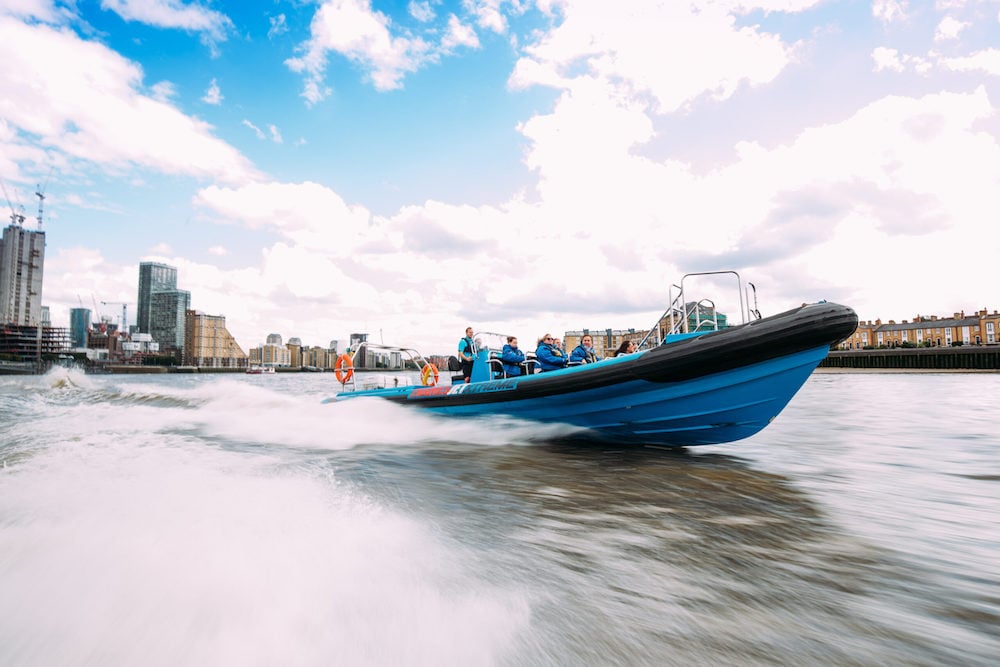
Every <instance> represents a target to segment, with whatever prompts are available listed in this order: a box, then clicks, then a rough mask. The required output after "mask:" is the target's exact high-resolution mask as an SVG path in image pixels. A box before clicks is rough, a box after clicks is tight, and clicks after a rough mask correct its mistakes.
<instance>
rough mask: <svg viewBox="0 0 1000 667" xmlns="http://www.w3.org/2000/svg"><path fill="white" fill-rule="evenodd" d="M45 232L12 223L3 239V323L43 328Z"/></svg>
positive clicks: (0, 250) (0, 276)
mask: <svg viewBox="0 0 1000 667" xmlns="http://www.w3.org/2000/svg"><path fill="white" fill-rule="evenodd" d="M44 263H45V232H43V231H35V230H31V229H25V228H24V227H22V226H21V225H20V224H10V225H8V226H7V227H6V228H5V229H4V230H3V240H0V324H17V325H22V326H34V327H37V326H41V325H42V267H43V265H44Z"/></svg>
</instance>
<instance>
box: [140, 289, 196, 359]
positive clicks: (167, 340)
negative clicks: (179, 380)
mask: <svg viewBox="0 0 1000 667" xmlns="http://www.w3.org/2000/svg"><path fill="white" fill-rule="evenodd" d="M190 308H191V293H190V292H188V291H187V290H178V289H175V290H170V291H166V292H153V293H152V294H151V295H150V308H149V331H144V332H142V333H148V334H150V335H152V337H153V340H155V341H156V342H157V343H159V344H160V351H161V352H162V353H166V354H169V355H171V356H173V357H174V359H175V360H176V361H177V363H181V361H182V360H183V358H184V325H185V322H186V317H187V315H186V314H187V311H188V309H190Z"/></svg>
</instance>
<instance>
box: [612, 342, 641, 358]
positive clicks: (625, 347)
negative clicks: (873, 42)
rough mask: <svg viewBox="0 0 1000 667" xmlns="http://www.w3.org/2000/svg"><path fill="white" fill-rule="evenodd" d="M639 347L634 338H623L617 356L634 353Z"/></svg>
mask: <svg viewBox="0 0 1000 667" xmlns="http://www.w3.org/2000/svg"><path fill="white" fill-rule="evenodd" d="M638 349H639V348H638V347H637V346H636V344H635V341H634V340H623V341H622V344H621V345H619V346H618V349H617V350H615V356H616V357H620V356H622V355H623V354H632V353H633V352H635V351H636V350H638Z"/></svg>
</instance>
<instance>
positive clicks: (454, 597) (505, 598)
mask: <svg viewBox="0 0 1000 667" xmlns="http://www.w3.org/2000/svg"><path fill="white" fill-rule="evenodd" d="M334 389H335V385H334V380H333V377H332V375H328V374H278V375H275V376H242V375H241V376H235V375H229V376H198V375H164V376H85V375H83V374H81V373H78V372H75V371H67V370H64V369H58V370H55V371H53V372H51V373H50V374H48V375H45V376H34V377H0V665H5V666H20V665H32V666H34V665H39V666H45V667H49V666H58V665H101V666H105V665H111V666H118V665H121V666H126V665H127V666H132V665H144V666H158V665H163V666H168V665H169V666H171V667H174V666H177V665H206V666H207V665H212V666H215V665H241V666H245V665H278V664H281V665H304V666H312V665H462V666H466V665H573V666H576V665H626V664H627V665H706V664H711V665H741V666H742V665H796V666H798V665H803V664H824V665H928V666H930V665H934V666H938V665H963V666H964V665H994V664H997V659H998V657H1000V429H998V427H997V415H998V408H1000V400H998V397H1000V375H996V374H983V375H968V374H966V375H949V374H926V375H888V374H886V375H880V374H867V375H865V374H851V375H847V374H845V375H833V374H822V375H820V374H817V375H814V376H813V377H812V378H811V379H810V380H809V382H808V383H807V384H806V386H805V387H804V388H803V390H802V391H801V392H800V393H799V394H798V395H797V396H796V397H795V399H793V401H792V403H791V404H790V405H789V406H788V408H786V410H785V411H784V412H783V413H782V414H781V415H780V416H779V417H778V418H777V419H776V420H775V422H774V423H773V424H772V425H771V426H770V427H769V428H767V429H765V430H764V431H763V432H762V433H760V434H758V435H756V436H754V437H753V438H750V439H748V440H746V441H743V442H740V443H734V444H731V445H720V446H712V447H700V448H692V449H689V450H686V451H684V450H682V451H667V450H660V449H629V448H624V447H620V448H616V447H611V446H594V445H586V444H583V443H580V442H574V441H573V440H571V439H568V438H567V437H565V436H564V435H563V434H560V433H559V432H558V430H556V429H540V428H538V427H536V426H533V425H530V424H523V423H519V422H517V421H514V420H510V419H504V420H477V421H449V420H442V419H440V418H436V417H433V416H431V415H427V414H424V413H421V412H418V411H413V410H408V409H406V408H404V407H399V406H395V405H389V404H386V403H384V402H381V401H365V400H360V401H350V402H346V403H341V404H326V405H324V404H322V403H321V401H322V399H323V398H324V397H327V396H329V395H331V394H332V392H333V390H334Z"/></svg>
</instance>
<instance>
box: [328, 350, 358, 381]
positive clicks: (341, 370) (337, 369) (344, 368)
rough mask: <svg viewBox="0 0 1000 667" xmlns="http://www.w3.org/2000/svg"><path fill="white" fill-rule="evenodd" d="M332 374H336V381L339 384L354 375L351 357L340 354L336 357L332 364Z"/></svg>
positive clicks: (349, 379)
mask: <svg viewBox="0 0 1000 667" xmlns="http://www.w3.org/2000/svg"><path fill="white" fill-rule="evenodd" d="M333 374H334V375H336V376H337V382H339V383H340V384H347V383H348V382H350V381H351V378H352V377H354V364H352V363H351V358H350V357H349V356H348V355H346V354H342V355H340V356H339V357H337V363H336V364H334V366H333Z"/></svg>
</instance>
